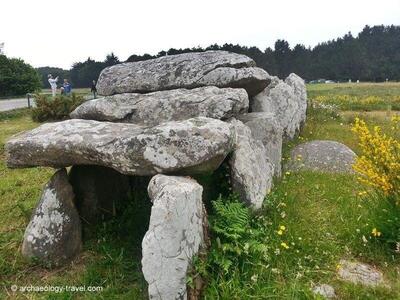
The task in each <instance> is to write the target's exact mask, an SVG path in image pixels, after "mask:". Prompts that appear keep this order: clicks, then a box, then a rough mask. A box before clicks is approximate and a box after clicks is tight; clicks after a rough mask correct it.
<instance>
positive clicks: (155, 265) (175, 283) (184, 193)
mask: <svg viewBox="0 0 400 300" xmlns="http://www.w3.org/2000/svg"><path fill="white" fill-rule="evenodd" d="M148 191H149V196H150V198H151V201H152V202H153V207H152V209H151V217H150V225H149V230H148V231H147V233H146V235H145V236H144V238H143V242H142V252H143V258H142V267H143V274H144V277H145V279H146V281H147V282H148V284H149V287H148V290H149V298H150V299H160V300H162V299H186V298H187V290H186V281H187V272H188V270H189V267H190V265H191V262H192V259H193V257H194V255H196V254H197V253H198V251H199V250H200V249H201V247H202V246H203V243H204V241H205V237H204V235H205V231H204V228H206V227H207V219H206V217H207V215H206V211H205V208H204V205H203V202H202V192H203V188H202V187H201V185H199V184H198V183H197V182H196V181H195V180H193V179H190V178H186V177H177V176H165V175H156V176H154V177H153V178H152V179H151V181H150V183H149V187H148Z"/></svg>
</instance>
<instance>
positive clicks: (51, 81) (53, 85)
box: [47, 74, 58, 97]
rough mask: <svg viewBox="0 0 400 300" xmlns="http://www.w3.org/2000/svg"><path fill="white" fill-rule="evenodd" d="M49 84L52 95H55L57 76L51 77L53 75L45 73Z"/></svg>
mask: <svg viewBox="0 0 400 300" xmlns="http://www.w3.org/2000/svg"><path fill="white" fill-rule="evenodd" d="M47 78H48V81H49V84H50V88H51V94H52V95H53V97H55V96H56V92H57V81H58V76H57V77H56V78H53V75H51V74H49V75H47Z"/></svg>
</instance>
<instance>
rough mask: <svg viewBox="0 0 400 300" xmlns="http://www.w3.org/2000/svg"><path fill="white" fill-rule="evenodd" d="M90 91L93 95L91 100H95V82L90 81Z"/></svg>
mask: <svg viewBox="0 0 400 300" xmlns="http://www.w3.org/2000/svg"><path fill="white" fill-rule="evenodd" d="M90 91H91V92H92V93H93V99H96V94H97V88H96V80H93V81H92V87H91V88H90Z"/></svg>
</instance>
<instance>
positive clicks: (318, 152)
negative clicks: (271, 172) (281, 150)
mask: <svg viewBox="0 0 400 300" xmlns="http://www.w3.org/2000/svg"><path fill="white" fill-rule="evenodd" d="M355 159H356V154H355V153H354V152H353V150H351V149H350V148H349V147H347V146H346V145H344V144H341V143H338V142H336V141H324V140H315V141H310V142H306V143H303V144H300V145H297V146H296V147H295V148H294V149H293V150H292V151H291V153H290V161H289V162H288V164H287V165H286V169H288V170H291V171H299V170H311V171H320V172H328V173H353V172H354V171H353V168H352V165H353V164H354V162H355Z"/></svg>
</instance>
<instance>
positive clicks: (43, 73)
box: [36, 67, 71, 89]
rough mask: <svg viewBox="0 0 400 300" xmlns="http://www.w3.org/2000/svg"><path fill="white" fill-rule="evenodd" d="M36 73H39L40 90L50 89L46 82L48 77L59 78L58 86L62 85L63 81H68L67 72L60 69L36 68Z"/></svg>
mask: <svg viewBox="0 0 400 300" xmlns="http://www.w3.org/2000/svg"><path fill="white" fill-rule="evenodd" d="M36 71H37V72H38V73H39V75H40V78H41V81H42V88H44V89H48V88H50V84H49V82H48V75H49V74H51V75H53V77H54V78H56V77H59V81H58V82H59V84H61V83H62V81H63V80H64V79H68V80H70V79H71V78H70V75H69V70H64V69H61V68H53V67H41V68H36Z"/></svg>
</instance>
